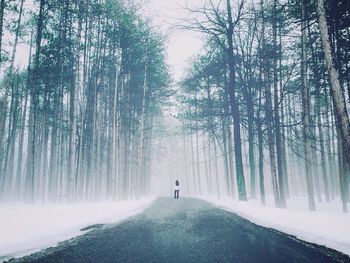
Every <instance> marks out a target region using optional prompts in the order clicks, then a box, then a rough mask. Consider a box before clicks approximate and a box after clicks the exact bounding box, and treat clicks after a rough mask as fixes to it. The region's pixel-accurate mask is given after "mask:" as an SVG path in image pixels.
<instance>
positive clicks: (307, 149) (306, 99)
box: [301, 0, 316, 211]
mask: <svg viewBox="0 0 350 263" xmlns="http://www.w3.org/2000/svg"><path fill="white" fill-rule="evenodd" d="M305 9H306V6H305V0H303V1H302V3H301V17H302V20H303V22H302V23H301V31H302V32H301V34H302V39H301V41H302V58H301V77H302V83H303V91H302V104H303V105H302V106H303V115H302V117H303V140H304V158H305V160H304V161H305V173H306V185H307V192H308V201H309V210H310V211H314V210H316V207H315V200H314V186H313V181H312V173H311V167H310V165H311V160H312V159H311V141H310V140H311V130H310V95H309V87H308V81H307V64H306V63H307V56H306V33H305V30H306V27H305V26H306V23H305V20H306V14H305Z"/></svg>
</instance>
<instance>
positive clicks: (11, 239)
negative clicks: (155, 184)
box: [0, 197, 155, 262]
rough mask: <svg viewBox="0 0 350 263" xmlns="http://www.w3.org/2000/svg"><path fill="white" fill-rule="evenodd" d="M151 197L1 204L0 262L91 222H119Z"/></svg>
mask: <svg viewBox="0 0 350 263" xmlns="http://www.w3.org/2000/svg"><path fill="white" fill-rule="evenodd" d="M154 200H155V198H154V197H146V198H143V199H141V200H132V201H116V202H92V203H76V204H25V203H3V204H0V211H1V216H0V262H2V261H5V260H7V259H9V258H12V257H19V256H24V255H28V254H30V253H33V252H35V251H39V250H42V249H44V248H47V247H51V246H55V245H57V244H58V243H59V242H61V241H64V240H67V239H70V238H73V237H76V236H78V235H81V234H84V233H86V231H84V232H83V231H80V229H81V228H84V227H87V226H90V225H93V224H112V223H118V222H120V221H121V220H124V219H126V218H128V217H130V216H134V215H136V214H139V213H141V212H142V211H144V209H145V208H147V207H148V206H150V205H151V204H152V203H153V202H154Z"/></svg>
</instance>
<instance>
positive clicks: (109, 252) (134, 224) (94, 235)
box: [10, 198, 350, 263]
mask: <svg viewBox="0 0 350 263" xmlns="http://www.w3.org/2000/svg"><path fill="white" fill-rule="evenodd" d="M91 228H92V229H90V231H88V232H87V233H86V234H85V235H82V236H80V237H77V238H74V239H72V240H69V241H65V242H62V243H61V244H60V245H59V246H57V247H53V248H49V249H46V250H44V251H41V252H39V253H35V254H32V255H30V256H27V257H24V258H21V259H16V260H11V261H10V262H41V263H44V262H54V263H58V262H65V263H69V262H84V263H87V262H96V263H100V262H101V263H102V262H122V263H124V262H142V263H147V262H237V263H243V262H259V263H264V262H269V263H272V262H316V263H328V262H350V258H349V257H348V256H346V255H344V254H341V253H339V252H337V251H334V250H331V249H328V248H325V247H322V246H318V245H314V244H310V243H307V242H304V241H301V240H298V239H297V238H295V237H293V236H289V235H285V234H283V233H281V232H278V231H276V230H273V229H269V228H264V227H261V226H258V225H255V224H253V223H251V222H249V221H247V220H245V219H243V218H241V217H239V216H237V215H235V214H233V213H229V212H227V211H224V210H222V209H219V208H215V207H213V206H211V205H209V204H208V203H206V202H203V201H200V200H197V199H192V198H181V199H179V200H174V199H170V198H159V199H158V200H157V201H156V202H155V203H154V204H153V205H152V206H151V207H149V208H148V209H146V210H145V212H144V213H142V214H140V215H137V216H135V217H132V218H129V219H128V220H126V221H123V222H122V223H120V224H116V225H104V226H100V225H96V226H92V227H91Z"/></svg>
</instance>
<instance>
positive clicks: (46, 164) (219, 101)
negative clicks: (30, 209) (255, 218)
mask: <svg viewBox="0 0 350 263" xmlns="http://www.w3.org/2000/svg"><path fill="white" fill-rule="evenodd" d="M0 7H1V10H0V22H1V23H0V30H1V34H0V36H1V37H0V40H1V41H0V50H1V58H0V59H1V60H0V65H1V75H0V76H1V82H0V199H1V200H2V201H26V202H33V203H34V202H48V203H51V202H78V201H98V200H130V199H139V198H141V197H143V196H148V195H162V196H172V195H173V188H174V182H175V180H179V181H180V189H181V190H180V191H181V195H187V196H199V195H211V196H216V197H218V198H221V197H230V198H232V199H235V200H239V201H243V202H245V201H249V200H259V202H260V203H261V204H262V205H266V199H267V198H268V197H270V196H273V200H274V205H275V206H276V207H278V208H286V207H288V200H290V199H292V198H293V197H295V196H299V197H300V196H302V197H304V199H305V202H307V203H308V207H309V210H315V209H317V206H316V203H317V202H336V200H339V199H341V201H342V207H339V209H342V210H343V211H344V212H346V211H347V205H348V202H349V201H350V193H349V183H350V180H349V163H350V125H349V114H348V111H349V109H350V104H349V100H350V81H349V80H350V70H349V69H350V66H349V55H350V49H349V47H350V43H349V41H350V39H349V21H350V13H349V10H350V7H349V2H348V1H345V0H344V1H337V2H336V3H335V2H333V1H323V0H317V1H313V2H309V1H305V0H295V1H292V2H291V1H276V0H260V1H256V0H254V1H253V0H252V1H249V0H248V1H241V0H231V1H230V0H227V1H214V0H207V1H185V0H183V1H170V0H168V1H157V0H151V1H118V0H114V1H72V0H64V1H46V0H40V1H39V0H37V1H24V0H16V1H1V5H0Z"/></svg>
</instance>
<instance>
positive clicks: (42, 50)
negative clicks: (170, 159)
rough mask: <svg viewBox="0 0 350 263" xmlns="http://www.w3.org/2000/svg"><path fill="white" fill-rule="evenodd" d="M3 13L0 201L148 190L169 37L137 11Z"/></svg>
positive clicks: (108, 4) (107, 3)
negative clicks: (17, 60) (18, 60)
mask: <svg viewBox="0 0 350 263" xmlns="http://www.w3.org/2000/svg"><path fill="white" fill-rule="evenodd" d="M0 8H1V9H0V30H1V32H0V33H1V37H0V40H1V42H0V48H1V51H2V52H1V71H2V75H1V86H0V109H1V111H0V194H1V199H2V200H9V199H21V200H28V201H33V200H47V201H54V202H55V201H72V200H98V199H103V198H111V199H116V198H119V199H121V198H123V199H125V198H130V197H132V196H140V195H141V194H145V193H147V191H148V188H149V179H150V167H149V165H150V158H151V155H152V138H153V135H152V133H153V130H154V127H155V126H156V124H157V122H158V121H159V117H160V116H161V107H162V105H163V104H164V103H165V102H166V101H167V98H168V97H169V94H170V88H169V81H170V76H169V74H168V69H167V66H166V64H165V62H164V51H163V44H162V43H163V37H162V36H161V35H160V34H158V33H157V32H156V31H155V30H153V29H152V27H151V26H150V24H149V23H148V21H147V19H146V18H143V16H142V15H141V13H140V9H139V6H137V5H135V4H132V3H131V2H130V3H129V2H128V1H119V0H99V1H90V0H62V1H61V0H59V1H58V0H35V1H24V0H15V1H8V0H1V5H0ZM23 50H29V52H27V53H29V55H28V56H27V58H26V59H23V56H24V54H27V53H25V52H23ZM17 57H22V64H21V65H19V67H16V58H17ZM24 61H27V62H24ZM23 64H24V65H23Z"/></svg>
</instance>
